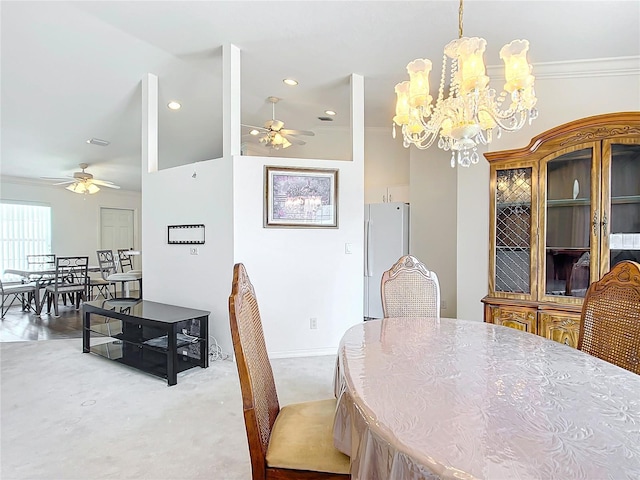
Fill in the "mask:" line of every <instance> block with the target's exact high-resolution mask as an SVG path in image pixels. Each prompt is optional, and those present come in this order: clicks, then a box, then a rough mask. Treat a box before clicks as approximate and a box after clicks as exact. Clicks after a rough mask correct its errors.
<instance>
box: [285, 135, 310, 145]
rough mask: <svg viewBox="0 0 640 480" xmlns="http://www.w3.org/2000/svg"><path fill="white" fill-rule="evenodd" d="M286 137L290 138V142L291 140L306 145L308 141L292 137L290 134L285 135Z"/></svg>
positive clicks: (296, 143) (293, 142) (295, 143)
mask: <svg viewBox="0 0 640 480" xmlns="http://www.w3.org/2000/svg"><path fill="white" fill-rule="evenodd" d="M284 138H286V139H287V140H289V142H291V143H292V144H294V145H306V144H307V142H304V141H302V140H300V139H299V138H295V137H290V136H288V135H284Z"/></svg>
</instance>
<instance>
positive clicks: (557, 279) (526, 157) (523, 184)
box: [482, 112, 640, 347]
mask: <svg viewBox="0 0 640 480" xmlns="http://www.w3.org/2000/svg"><path fill="white" fill-rule="evenodd" d="M485 157H486V158H487V160H488V161H489V163H490V165H491V185H490V190H491V212H490V229H489V232H490V237H491V238H490V259H489V294H488V295H487V296H486V297H485V298H483V299H482V302H483V303H484V312H485V313H484V319H485V321H486V322H491V323H496V324H501V325H506V326H509V327H513V328H517V329H519V330H524V331H527V332H530V333H535V334H538V335H541V336H544V337H546V338H550V339H553V340H556V341H558V342H562V343H565V344H567V345H570V346H572V347H576V346H577V345H578V332H579V330H580V311H581V309H582V302H583V298H584V295H585V293H586V290H587V288H588V287H589V284H590V283H591V282H593V281H596V280H598V279H599V278H600V277H601V276H602V275H604V274H605V273H606V272H608V271H609V269H610V268H611V267H612V266H613V265H615V264H616V263H618V262H619V261H621V260H634V261H636V262H640V112H624V113H612V114H606V115H599V116H595V117H589V118H583V119H580V120H576V121H574V122H570V123H566V124H564V125H560V126H558V127H555V128H553V129H551V130H548V131H546V132H544V133H542V134H540V135H538V136H537V137H535V138H533V140H531V143H529V145H528V146H527V147H525V148H522V149H516V150H505V151H502V152H489V153H486V154H485Z"/></svg>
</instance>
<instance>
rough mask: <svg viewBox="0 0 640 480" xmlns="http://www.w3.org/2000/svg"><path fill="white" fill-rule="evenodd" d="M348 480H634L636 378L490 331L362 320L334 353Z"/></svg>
mask: <svg viewBox="0 0 640 480" xmlns="http://www.w3.org/2000/svg"><path fill="white" fill-rule="evenodd" d="M339 370H340V373H339V389H338V394H339V395H338V407H337V411H336V420H335V425H334V443H335V445H336V447H337V448H338V449H340V450H341V451H343V452H344V453H346V454H348V455H350V456H351V462H352V470H351V473H352V478H354V479H362V480H376V479H385V480H386V479H391V480H411V479H431V478H456V479H475V478H485V479H552V478H557V479H562V480H568V479H574V478H581V479H593V480H600V479H616V480H619V479H636V480H637V479H639V478H640V376H638V375H635V374H633V373H631V372H628V371H626V370H623V369H621V368H619V367H616V366H614V365H611V364H609V363H606V362H604V361H602V360H600V359H598V358H595V357H591V356H589V355H587V354H585V353H582V352H580V351H578V350H575V349H573V348H570V347H568V346H566V345H562V344H560V343H556V342H553V341H550V340H546V339H544V338H542V337H540V336H537V335H531V334H527V333H523V332H520V331H518V330H515V329H511V328H506V327H501V326H496V325H493V324H488V323H481V322H470V321H464V320H453V319H444V318H443V319H440V320H437V319H425V318H410V319H407V318H404V319H385V320H376V321H368V322H364V323H362V324H359V325H356V326H354V327H352V328H351V329H350V330H348V331H347V333H346V334H345V335H344V337H343V339H342V342H341V346H340V352H339Z"/></svg>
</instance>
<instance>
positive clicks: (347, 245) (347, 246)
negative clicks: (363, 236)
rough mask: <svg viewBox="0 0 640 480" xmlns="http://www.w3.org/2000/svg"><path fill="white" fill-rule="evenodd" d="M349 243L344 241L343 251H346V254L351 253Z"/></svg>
mask: <svg viewBox="0 0 640 480" xmlns="http://www.w3.org/2000/svg"><path fill="white" fill-rule="evenodd" d="M351 245H352V244H351V243H345V244H344V253H346V254H347V255H350V254H351Z"/></svg>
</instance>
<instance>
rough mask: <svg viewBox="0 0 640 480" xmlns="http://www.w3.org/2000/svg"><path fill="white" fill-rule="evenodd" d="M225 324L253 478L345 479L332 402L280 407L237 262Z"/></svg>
mask: <svg viewBox="0 0 640 480" xmlns="http://www.w3.org/2000/svg"><path fill="white" fill-rule="evenodd" d="M229 321H230V324H231V337H232V339H233V350H234V353H235V356H236V365H237V367H238V375H239V377H240V388H241V390H242V403H243V407H244V422H245V427H246V431H247V439H248V442H249V455H250V457H251V469H252V472H253V480H258V479H260V480H263V479H307V480H311V479H317V480H320V479H346V478H349V468H350V465H349V463H350V460H349V457H347V456H346V455H344V454H342V453H341V452H339V451H338V450H337V449H336V448H335V447H334V446H333V419H334V415H335V409H336V400H335V399H328V400H319V401H314V402H305V403H298V404H292V405H287V406H284V407H282V408H280V404H279V403H278V394H277V392H276V385H275V381H274V378H273V371H272V369H271V363H270V362H269V357H268V354H267V347H266V344H265V341H264V333H263V331H262V321H261V319H260V311H259V309H258V302H257V299H256V295H255V290H254V288H253V285H252V284H251V281H250V280H249V276H248V275H247V271H246V269H245V267H244V265H243V264H241V263H238V264H236V265H234V267H233V283H232V289H231V295H230V296H229Z"/></svg>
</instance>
